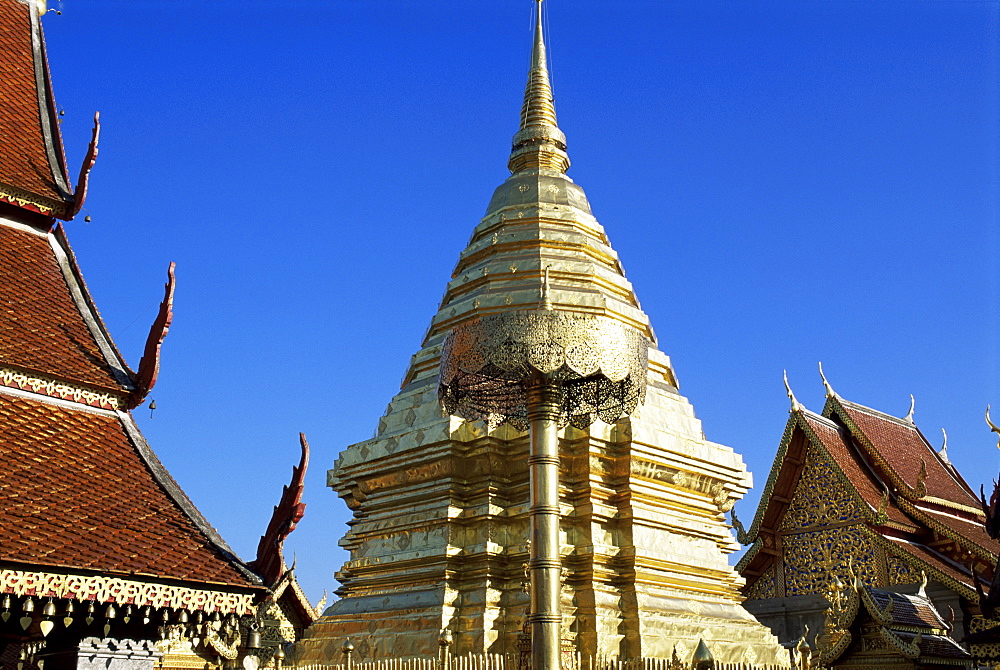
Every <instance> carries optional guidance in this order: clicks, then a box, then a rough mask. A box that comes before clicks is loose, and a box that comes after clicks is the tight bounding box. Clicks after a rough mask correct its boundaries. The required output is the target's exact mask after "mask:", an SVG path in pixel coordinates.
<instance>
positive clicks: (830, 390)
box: [819, 361, 837, 398]
mask: <svg viewBox="0 0 1000 670" xmlns="http://www.w3.org/2000/svg"><path fill="white" fill-rule="evenodd" d="M819 378H820V379H822V380H823V388H824V389H826V397H827V398H833V397H836V395H837V392H836V391H834V390H833V387H832V386H830V382H828V381H827V380H826V375H825V374H823V362H822V361H820V364H819Z"/></svg>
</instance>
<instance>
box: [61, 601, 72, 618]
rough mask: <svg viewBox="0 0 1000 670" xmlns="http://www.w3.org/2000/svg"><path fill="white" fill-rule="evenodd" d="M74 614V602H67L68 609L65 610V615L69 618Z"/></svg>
mask: <svg viewBox="0 0 1000 670" xmlns="http://www.w3.org/2000/svg"><path fill="white" fill-rule="evenodd" d="M72 613H73V601H72V600H67V601H66V609H64V610H63V614H65V615H66V616H69V615H71V614H72Z"/></svg>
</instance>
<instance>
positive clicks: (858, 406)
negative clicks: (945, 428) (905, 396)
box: [837, 396, 929, 445]
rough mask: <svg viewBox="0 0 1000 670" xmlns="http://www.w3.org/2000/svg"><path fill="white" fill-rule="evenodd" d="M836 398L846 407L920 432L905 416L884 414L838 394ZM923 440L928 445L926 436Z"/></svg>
mask: <svg viewBox="0 0 1000 670" xmlns="http://www.w3.org/2000/svg"><path fill="white" fill-rule="evenodd" d="M837 399H838V400H839V401H840V402H841V403H843V404H844V405H847V406H848V407H851V408H852V409H857V410H860V411H862V412H867V413H868V414H871V415H873V416H875V417H877V418H880V419H888V420H889V421H892V422H893V423H896V424H899V425H900V426H903V427H905V428H910V429H911V430H914V431H916V432H918V433H919V432H920V430H919V429H918V428H917V424H915V423H913V422H912V421H907V420H906V419H905V418H902V417H898V416H893V415H891V414H886V413H885V412H882V411H880V410H877V409H875V408H873V407H868V406H867V405H862V404H860V403H856V402H853V401H851V400H847V399H845V398H841V397H839V396H838V398H837ZM921 437H923V435H921ZM923 441H924V443H925V444H928V445H929V443H928V442H927V439H926V438H924V440H923Z"/></svg>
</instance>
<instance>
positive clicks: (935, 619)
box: [868, 588, 948, 630]
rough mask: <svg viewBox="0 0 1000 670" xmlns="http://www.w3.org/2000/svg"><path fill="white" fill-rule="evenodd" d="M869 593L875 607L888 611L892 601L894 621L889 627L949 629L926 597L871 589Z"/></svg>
mask: <svg viewBox="0 0 1000 670" xmlns="http://www.w3.org/2000/svg"><path fill="white" fill-rule="evenodd" d="M868 593H869V594H871V598H872V600H873V601H874V603H875V606H876V607H877V608H878V609H879V610H881V611H883V612H884V611H886V609H887V608H888V607H889V602H890V601H892V605H893V607H892V610H890V611H891V613H892V614H891V616H892V621H890V622H889V627H890V628H891V627H893V626H897V625H898V626H911V627H914V628H932V629H937V630H943V629H946V628H947V627H948V624H946V623H945V622H944V619H942V618H941V615H940V614H939V613H938V611H937V610H936V609H934V605H933V604H932V603H931V601H930V600H929V599H928V598H927V597H926V596H920V595H907V594H905V593H895V592H892V591H886V590H884V589H873V588H869V589H868Z"/></svg>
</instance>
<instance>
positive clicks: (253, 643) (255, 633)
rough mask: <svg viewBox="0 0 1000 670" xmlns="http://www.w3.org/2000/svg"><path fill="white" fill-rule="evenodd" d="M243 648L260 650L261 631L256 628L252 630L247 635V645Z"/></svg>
mask: <svg viewBox="0 0 1000 670" xmlns="http://www.w3.org/2000/svg"><path fill="white" fill-rule="evenodd" d="M243 646H244V647H245V648H247V649H260V631H259V630H257V629H256V628H251V629H250V632H249V633H247V641H246V644H244V645H243Z"/></svg>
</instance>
